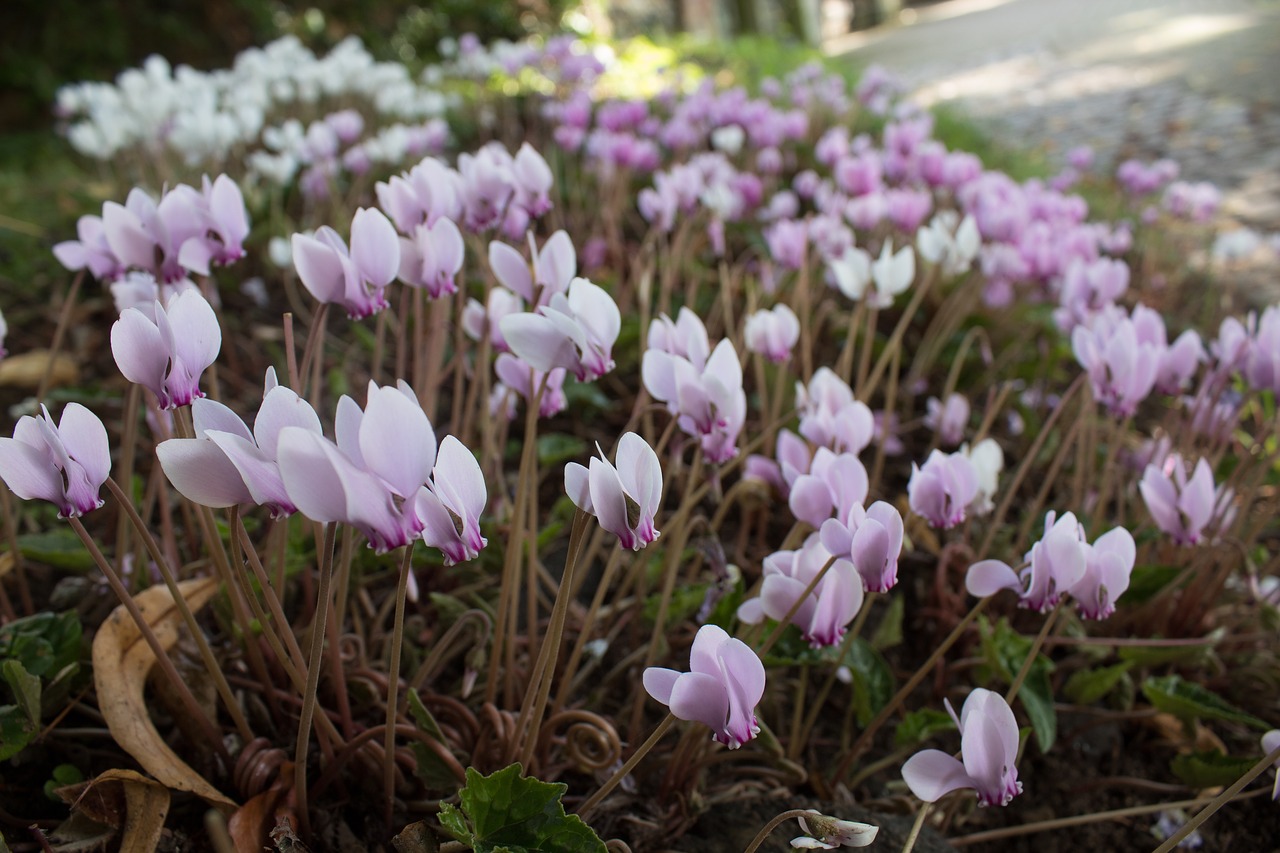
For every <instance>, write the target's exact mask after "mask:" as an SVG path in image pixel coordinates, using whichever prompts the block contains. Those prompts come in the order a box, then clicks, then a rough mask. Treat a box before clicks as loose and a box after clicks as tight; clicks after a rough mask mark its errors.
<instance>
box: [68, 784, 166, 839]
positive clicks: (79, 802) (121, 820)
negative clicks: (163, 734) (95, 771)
mask: <svg viewBox="0 0 1280 853" xmlns="http://www.w3.org/2000/svg"><path fill="white" fill-rule="evenodd" d="M57 793H58V796H60V797H62V798H63V799H64V800H66V801H67V802H68V803H70V804H71V807H72V808H73V809H74V810H76V811H78V812H80V813H81V814H83V815H84V816H85V817H87V818H89V819H90V820H92V821H94V822H95V823H100V824H103V825H105V826H110V827H114V828H115V829H118V830H121V835H120V849H121V850H129V851H140V853H151V852H152V851H154V850H155V849H156V847H157V846H158V845H159V844H160V836H161V833H162V832H163V830H164V822H165V818H167V817H168V815H169V789H168V788H166V787H165V786H163V785H161V784H160V783H159V782H156V781H155V780H154V779H148V778H147V777H146V776H143V775H142V774H141V773H137V772H135V771H133V770H108V771H106V772H105V773H101V774H99V775H98V777H97V778H96V779H90V780H89V781H88V782H81V783H80V784H78V785H68V786H66V787H64V788H59V789H58V791H57Z"/></svg>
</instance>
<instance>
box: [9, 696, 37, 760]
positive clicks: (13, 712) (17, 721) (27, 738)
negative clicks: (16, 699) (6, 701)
mask: <svg viewBox="0 0 1280 853" xmlns="http://www.w3.org/2000/svg"><path fill="white" fill-rule="evenodd" d="M37 731H39V729H38V728H37V727H36V726H33V725H32V724H31V718H30V717H28V716H27V713H26V712H25V711H23V710H22V709H21V708H19V707H18V706H17V705H5V706H3V707H0V761H7V760H9V759H10V758H13V756H15V755H17V754H18V753H19V752H22V750H23V749H25V748H26V746H27V744H29V743H31V738H33V737H35V734H36V732H37Z"/></svg>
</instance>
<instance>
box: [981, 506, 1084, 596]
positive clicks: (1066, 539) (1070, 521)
mask: <svg viewBox="0 0 1280 853" xmlns="http://www.w3.org/2000/svg"><path fill="white" fill-rule="evenodd" d="M1044 527H1045V533H1044V536H1043V537H1041V539H1040V541H1038V542H1036V543H1035V544H1034V545H1032V546H1031V550H1030V551H1028V552H1027V554H1026V558H1025V559H1026V562H1027V566H1026V568H1024V569H1023V570H1022V571H1021V572H1020V573H1019V572H1015V571H1014V570H1013V568H1012V567H1011V566H1009V565H1008V564H1007V563H1004V562H1002V561H1000V560H982V561H981V562H978V563H974V564H973V565H972V566H970V567H969V573H968V574H967V575H966V576H965V588H966V589H968V590H969V594H970V595H976V596H978V597H985V596H988V595H994V594H995V593H996V592H998V591H1000V590H1002V589H1011V590H1013V591H1014V592H1016V593H1017V594H1018V597H1019V598H1020V599H1021V601H1020V602H1019V604H1018V606H1019V607H1027V608H1030V609H1032V610H1038V611H1040V612H1041V613H1044V612H1045V611H1046V610H1050V609H1052V608H1054V607H1056V606H1057V604H1058V602H1059V601H1061V600H1062V597H1063V596H1065V595H1066V594H1067V593H1069V592H1070V591H1071V590H1072V589H1073V588H1074V587H1075V586H1076V585H1077V584H1078V583H1080V582H1081V580H1082V579H1083V578H1084V577H1085V574H1086V572H1088V570H1089V550H1088V549H1089V545H1088V540H1087V539H1086V538H1085V534H1084V527H1083V526H1082V525H1081V524H1080V522H1079V521H1077V520H1076V517H1075V514H1074V513H1070V512H1068V513H1066V514H1064V515H1063V516H1062V517H1061V518H1057V515H1056V513H1054V512H1049V513H1048V514H1046V515H1045V519H1044Z"/></svg>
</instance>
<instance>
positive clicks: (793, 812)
mask: <svg viewBox="0 0 1280 853" xmlns="http://www.w3.org/2000/svg"><path fill="white" fill-rule="evenodd" d="M807 814H810V812H809V810H808V809H788V810H787V811H785V812H783V813H782V814H780V815H778V816H777V817H775V818H774V819H773V820H771V821H769V822H768V823H766V824H765V825H764V827H763V828H762V829H761V830H760V831H759V832H757V833H756V837H755V838H753V839H751V843H750V844H748V845H747V849H746V850H743V851H742V853H756V850H758V849H760V845H761V844H764V841H765V839H766V838H768V837H769V836H770V835H772V834H773V831H774V830H775V829H777V828H778V827H779V826H781V825H782V824H783V823H785V822H786V821H789V820H791V819H792V818H801V817H804V816H805V815H807Z"/></svg>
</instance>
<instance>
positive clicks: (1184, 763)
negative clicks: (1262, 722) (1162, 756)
mask: <svg viewBox="0 0 1280 853" xmlns="http://www.w3.org/2000/svg"><path fill="white" fill-rule="evenodd" d="M1253 764H1254V759H1252V758H1234V757H1232V756H1230V755H1224V754H1223V753H1222V752H1221V751H1219V750H1214V751H1213V752H1194V753H1192V754H1190V755H1178V756H1174V759H1173V761H1171V762H1169V766H1170V768H1171V769H1172V770H1173V774H1174V775H1175V776H1177V777H1178V778H1179V779H1181V780H1182V781H1183V782H1185V783H1186V784H1188V785H1190V786H1191V787H1193V788H1213V787H1217V786H1218V785H1230V784H1231V783H1232V782H1234V781H1236V780H1237V779H1239V778H1240V777H1241V776H1243V775H1244V774H1245V773H1248V772H1249V768H1251V767H1253Z"/></svg>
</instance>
